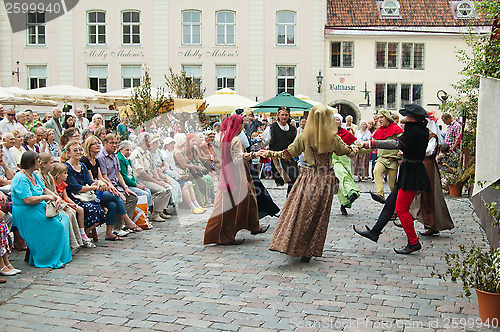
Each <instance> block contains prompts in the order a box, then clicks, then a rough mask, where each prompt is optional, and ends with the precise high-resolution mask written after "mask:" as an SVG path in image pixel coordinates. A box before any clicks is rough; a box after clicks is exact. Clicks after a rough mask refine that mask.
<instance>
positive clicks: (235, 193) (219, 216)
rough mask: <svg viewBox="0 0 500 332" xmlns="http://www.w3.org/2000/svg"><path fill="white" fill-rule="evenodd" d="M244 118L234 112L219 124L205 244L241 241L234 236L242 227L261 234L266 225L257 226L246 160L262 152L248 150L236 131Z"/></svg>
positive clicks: (258, 155)
mask: <svg viewBox="0 0 500 332" xmlns="http://www.w3.org/2000/svg"><path fill="white" fill-rule="evenodd" d="M242 130H243V117H241V116H240V115H236V114H233V115H231V116H230V117H228V118H226V119H225V120H224V122H223V123H222V139H221V152H222V167H221V171H220V177H219V187H218V188H217V192H216V194H215V204H214V209H213V211H212V214H211V215H210V218H209V219H208V223H207V227H206V229H205V239H204V241H203V243H204V244H213V243H215V244H224V245H229V244H241V243H242V242H243V240H236V239H235V236H236V233H238V231H240V230H241V229H248V230H249V231H250V232H252V234H253V235H255V234H259V233H264V232H265V231H267V229H268V228H269V225H267V226H264V227H261V226H260V225H259V209H258V207H257V198H256V194H255V188H254V186H253V182H252V177H251V175H250V169H249V166H248V163H247V162H245V161H246V160H249V159H253V158H257V157H261V156H263V155H264V151H262V152H260V151H259V152H252V153H247V152H246V151H245V148H244V147H243V143H242V142H241V140H240V139H239V138H238V134H239V133H240V132H241V131H242Z"/></svg>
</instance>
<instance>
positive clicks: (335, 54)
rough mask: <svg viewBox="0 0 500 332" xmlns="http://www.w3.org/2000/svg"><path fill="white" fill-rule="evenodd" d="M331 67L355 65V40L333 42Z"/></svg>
mask: <svg viewBox="0 0 500 332" xmlns="http://www.w3.org/2000/svg"><path fill="white" fill-rule="evenodd" d="M330 67H335V68H352V67H354V43H353V42H332V53H331V62H330Z"/></svg>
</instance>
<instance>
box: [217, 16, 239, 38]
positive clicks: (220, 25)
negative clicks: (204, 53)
mask: <svg viewBox="0 0 500 332" xmlns="http://www.w3.org/2000/svg"><path fill="white" fill-rule="evenodd" d="M221 13H224V14H226V16H227V14H228V13H229V14H232V15H233V18H234V20H233V23H227V22H218V21H217V19H218V17H217V16H218V14H221ZM231 27H232V28H233V42H232V43H230V42H228V41H227V39H228V29H229V28H231ZM219 28H222V29H223V30H224V35H223V36H224V42H223V43H219V38H218V36H219V34H218V31H219ZM215 45H217V46H234V45H236V12H235V11H234V10H219V11H216V12H215Z"/></svg>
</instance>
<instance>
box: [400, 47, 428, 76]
mask: <svg viewBox="0 0 500 332" xmlns="http://www.w3.org/2000/svg"><path fill="white" fill-rule="evenodd" d="M405 45H411V51H410V64H409V66H405V65H404V63H403V50H404V47H405ZM415 45H421V46H422V67H418V68H417V67H415V65H416V64H415V52H416V51H415V50H416V47H415ZM401 69H409V70H424V69H425V44H424V43H401Z"/></svg>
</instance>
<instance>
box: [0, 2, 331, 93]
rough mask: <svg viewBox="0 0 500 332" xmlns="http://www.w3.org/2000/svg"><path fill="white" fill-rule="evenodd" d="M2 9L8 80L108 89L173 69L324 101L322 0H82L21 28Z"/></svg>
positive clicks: (217, 84)
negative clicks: (319, 79)
mask: <svg viewBox="0 0 500 332" xmlns="http://www.w3.org/2000/svg"><path fill="white" fill-rule="evenodd" d="M0 7H1V8H0V32H1V34H0V43H1V45H2V48H1V50H0V61H1V64H2V71H1V73H0V80H1V85H2V86H4V87H8V86H19V87H21V88H24V89H30V88H36V87H41V86H45V85H46V86H49V85H59V84H69V85H75V86H78V87H82V88H92V89H95V90H98V91H101V92H107V91H113V90H118V89H122V88H127V87H130V86H133V85H134V84H136V83H137V82H138V81H139V79H140V78H141V76H142V75H143V72H144V69H145V68H148V70H149V71H150V74H151V77H152V80H153V85H154V86H162V85H164V83H165V78H164V76H165V74H167V73H168V71H169V68H170V67H171V68H172V69H173V71H174V72H175V73H180V71H181V70H182V69H184V70H185V71H186V72H187V74H188V75H190V76H193V77H194V78H195V79H197V78H201V79H202V81H203V83H202V85H203V87H205V88H206V93H205V95H211V94H213V93H214V92H215V91H216V90H217V89H219V88H222V87H230V88H233V89H234V90H236V91H237V92H238V93H239V94H241V95H244V96H246V97H248V98H251V99H257V100H258V101H263V100H265V99H267V98H270V97H273V96H275V95H276V94H277V93H278V92H281V91H289V92H291V93H293V94H297V93H302V94H306V95H309V96H311V97H312V98H315V99H318V95H317V88H316V76H317V75H318V71H319V70H321V68H322V52H323V46H324V43H323V39H324V38H323V31H324V26H325V20H326V4H325V2H324V1H321V0H312V1H308V2H304V1H300V0H290V1H287V2H277V1H264V0H247V1H229V0H221V1H201V0H187V1H168V0H145V1H131V0H124V1H96V0H86V1H79V2H78V4H77V5H76V7H75V8H73V10H71V11H68V12H67V13H66V14H64V15H62V16H60V17H58V18H56V19H54V20H52V21H47V17H44V16H43V15H37V14H36V13H35V14H33V13H26V15H25V16H24V18H25V20H26V27H27V29H26V30H24V31H20V32H17V33H12V30H11V29H10V25H9V21H8V17H7V14H6V11H5V8H4V7H3V6H0ZM16 61H19V65H16ZM17 68H19V74H18V75H17V74H15V75H12V71H16V70H17ZM18 77H19V82H18V81H17V79H18ZM314 94H316V95H314Z"/></svg>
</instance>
